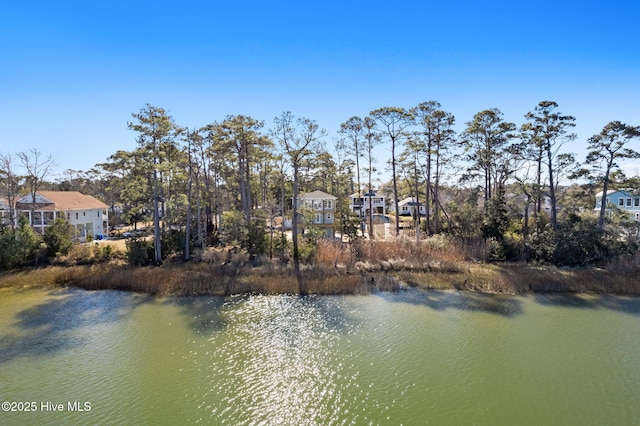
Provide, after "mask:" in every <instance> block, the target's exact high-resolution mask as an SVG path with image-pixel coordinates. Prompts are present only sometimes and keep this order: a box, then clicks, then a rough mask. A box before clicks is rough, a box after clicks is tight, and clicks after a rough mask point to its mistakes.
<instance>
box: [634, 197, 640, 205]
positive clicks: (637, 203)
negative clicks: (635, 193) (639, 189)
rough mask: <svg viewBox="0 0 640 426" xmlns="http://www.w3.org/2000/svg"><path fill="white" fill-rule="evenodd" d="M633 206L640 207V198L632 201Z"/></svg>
mask: <svg viewBox="0 0 640 426" xmlns="http://www.w3.org/2000/svg"><path fill="white" fill-rule="evenodd" d="M633 205H634V207H640V198H636V199H635V200H634V202H633Z"/></svg>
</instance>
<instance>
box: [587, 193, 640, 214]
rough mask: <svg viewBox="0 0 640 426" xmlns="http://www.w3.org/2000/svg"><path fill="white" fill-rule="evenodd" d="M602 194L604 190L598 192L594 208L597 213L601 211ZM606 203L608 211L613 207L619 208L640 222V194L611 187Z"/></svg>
mask: <svg viewBox="0 0 640 426" xmlns="http://www.w3.org/2000/svg"><path fill="white" fill-rule="evenodd" d="M602 194H603V191H600V192H598V193H597V194H596V206H595V208H594V211H595V212H596V214H598V213H599V212H600V206H601V205H602ZM605 203H606V205H607V211H609V212H610V211H611V209H612V207H613V208H618V209H620V210H623V211H625V212H627V213H628V214H629V215H630V216H631V217H632V218H633V219H634V220H635V221H636V222H640V194H634V193H632V192H629V191H622V190H616V189H611V190H608V191H607V196H606V200H605Z"/></svg>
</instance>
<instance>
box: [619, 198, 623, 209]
mask: <svg viewBox="0 0 640 426" xmlns="http://www.w3.org/2000/svg"><path fill="white" fill-rule="evenodd" d="M618 206H620V207H624V198H618Z"/></svg>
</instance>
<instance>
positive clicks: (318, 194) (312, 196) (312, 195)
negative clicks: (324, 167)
mask: <svg viewBox="0 0 640 426" xmlns="http://www.w3.org/2000/svg"><path fill="white" fill-rule="evenodd" d="M299 198H300V199H301V200H318V199H331V200H336V199H337V197H335V196H333V195H331V194H327V193H326V192H322V191H313V192H307V193H306V194H302V195H300V196H299Z"/></svg>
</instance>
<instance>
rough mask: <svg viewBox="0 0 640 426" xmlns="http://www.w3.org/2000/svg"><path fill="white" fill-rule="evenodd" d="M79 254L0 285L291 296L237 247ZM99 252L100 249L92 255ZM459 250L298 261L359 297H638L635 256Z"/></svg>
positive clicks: (438, 244)
mask: <svg viewBox="0 0 640 426" xmlns="http://www.w3.org/2000/svg"><path fill="white" fill-rule="evenodd" d="M83 250H85V251H83V252H80V253H79V254H77V253H76V254H71V256H72V258H71V259H67V260H66V262H65V263H64V264H62V265H54V266H48V267H43V268H31V269H23V270H19V271H12V272H4V273H2V274H0V288H3V287H13V288H32V287H48V286H75V287H80V288H84V289H87V290H123V291H135V292H143V293H148V294H157V295H175V296H196V295H214V296H224V295H230V294H249V293H253V294H256V293H260V294H296V293H297V292H298V286H297V283H296V280H295V278H294V274H293V272H292V266H291V265H290V264H287V263H282V262H279V261H274V262H270V261H269V260H268V259H260V258H257V259H249V258H248V257H247V256H246V255H245V254H243V253H242V252H240V251H234V250H226V251H224V250H208V251H206V252H203V253H201V254H200V256H199V257H200V260H199V261H191V262H165V263H164V264H163V265H162V266H158V267H155V266H145V267H133V266H128V265H126V264H124V263H123V262H120V261H118V260H117V259H118V257H117V256H115V260H114V258H112V260H111V262H109V263H105V262H88V263H83V262H82V261H80V262H78V261H77V260H76V261H74V260H72V259H76V258H80V259H82V258H84V255H86V254H87V251H86V249H83ZM90 250H93V249H91V248H90ZM98 254H99V253H98ZM465 259H466V254H465V251H464V250H463V249H461V248H460V247H459V246H456V245H455V244H449V243H447V242H446V241H444V240H441V239H431V240H426V241H423V242H421V243H420V244H416V243H415V241H396V242H387V241H379V242H378V241H370V242H367V241H360V242H357V243H355V244H346V243H341V242H339V241H321V242H320V243H319V245H318V249H317V253H316V259H315V262H314V263H312V264H306V265H303V268H302V276H303V280H304V282H305V285H306V288H307V291H308V292H309V293H311V294H366V293H370V292H372V291H381V290H382V291H395V290H399V289H402V288H404V287H418V288H423V289H439V290H447V289H451V290H468V291H476V292H483V293H503V294H522V293H530V292H571V293H585V292H590V293H611V294H635V295H640V280H638V274H639V272H640V255H635V256H626V257H620V258H618V259H616V260H612V261H610V262H609V263H608V264H606V265H602V267H600V268H596V267H585V268H571V269H569V268H566V269H565V268H557V267H553V266H541V265H531V264H524V263H522V264H520V263H493V264H485V263H479V262H478V261H477V260H476V261H468V260H465Z"/></svg>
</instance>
